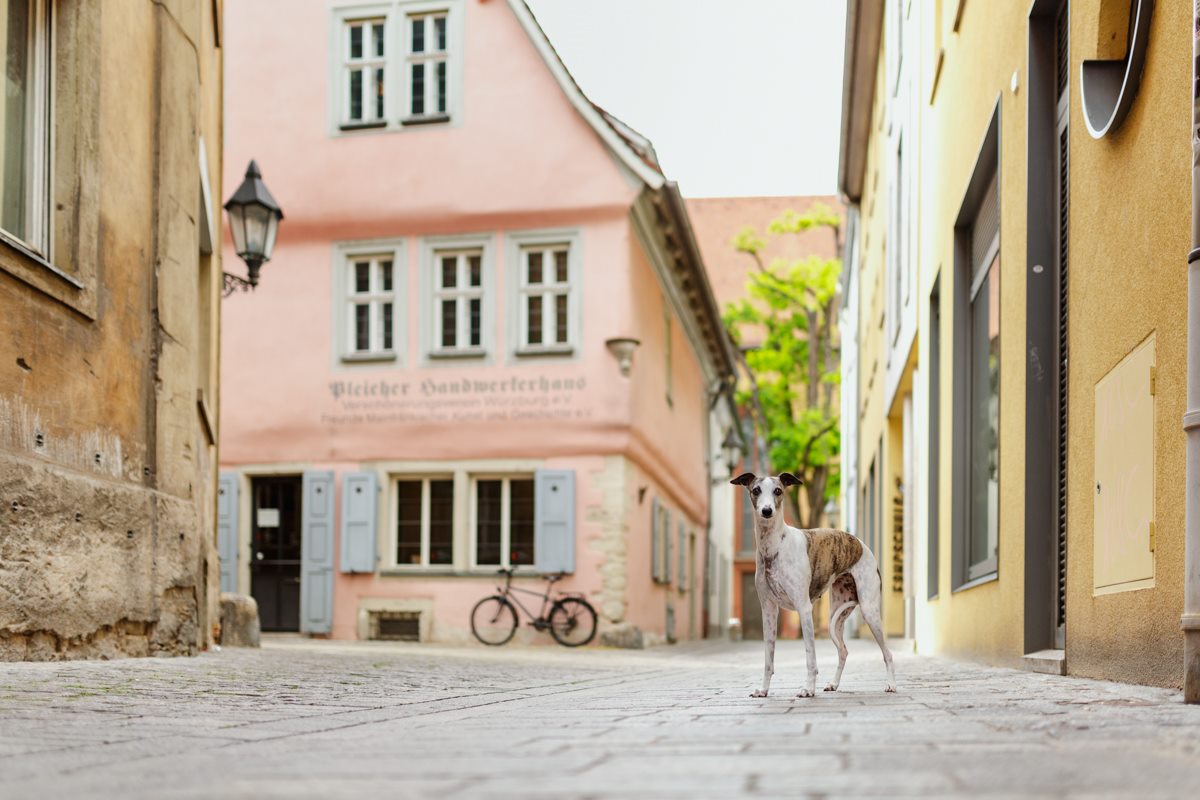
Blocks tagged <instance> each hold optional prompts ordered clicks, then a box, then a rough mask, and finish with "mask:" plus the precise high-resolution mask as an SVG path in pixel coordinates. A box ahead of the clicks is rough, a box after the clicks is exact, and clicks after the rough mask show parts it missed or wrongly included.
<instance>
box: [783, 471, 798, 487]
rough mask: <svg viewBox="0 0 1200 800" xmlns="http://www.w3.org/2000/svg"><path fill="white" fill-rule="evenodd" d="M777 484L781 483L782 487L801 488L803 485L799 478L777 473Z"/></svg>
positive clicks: (787, 473) (789, 474) (786, 473)
mask: <svg viewBox="0 0 1200 800" xmlns="http://www.w3.org/2000/svg"><path fill="white" fill-rule="evenodd" d="M779 482H780V483H782V484H783V485H784V486H803V485H804V481H802V480H800V479H799V478H797V477H796V476H795V475H793V474H792V473H790V472H781V473H779Z"/></svg>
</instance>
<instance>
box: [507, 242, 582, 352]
mask: <svg viewBox="0 0 1200 800" xmlns="http://www.w3.org/2000/svg"><path fill="white" fill-rule="evenodd" d="M510 241H511V242H512V243H513V249H512V250H510V251H509V253H510V258H512V261H510V262H509V263H514V262H515V264H516V270H514V273H515V278H516V280H515V281H514V282H513V286H514V289H515V291H514V294H515V298H514V299H515V301H516V313H515V315H514V322H515V323H516V324H515V325H514V329H513V336H514V340H515V341H516V352H517V354H518V355H537V354H570V353H572V352H573V351H574V349H575V347H576V345H577V344H578V342H579V313H580V311H579V291H580V286H579V283H580V280H579V274H580V270H579V268H578V266H577V264H576V261H577V259H578V258H579V253H578V251H579V242H578V239H577V235H576V234H567V233H558V234H556V233H546V234H514V235H513V236H512V237H511V239H510Z"/></svg>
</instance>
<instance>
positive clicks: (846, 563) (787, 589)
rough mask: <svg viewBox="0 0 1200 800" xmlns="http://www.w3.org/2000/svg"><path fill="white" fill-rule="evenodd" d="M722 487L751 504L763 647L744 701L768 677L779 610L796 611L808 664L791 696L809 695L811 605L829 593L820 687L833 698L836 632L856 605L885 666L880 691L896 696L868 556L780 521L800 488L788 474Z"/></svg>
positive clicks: (827, 533) (874, 569) (824, 532)
mask: <svg viewBox="0 0 1200 800" xmlns="http://www.w3.org/2000/svg"><path fill="white" fill-rule="evenodd" d="M730 483H733V484H735V485H738V486H745V487H746V489H747V491H749V492H750V502H752V503H753V504H754V511H755V513H754V550H755V555H754V559H755V569H754V586H755V588H756V589H758V601H759V604H760V605H762V621H763V644H764V645H765V646H766V653H765V663H764V664H763V684H762V689H759V690H756V691H755V692H753V693H752V694H751V695H750V696H751V697H766V696H767V690H768V689H770V688H771V676H772V675H773V674H774V673H775V633H776V629H777V625H778V622H779V609H780V608H786V609H790V610H792V611H799V612H800V627H801V629H802V630H803V631H804V653H805V656H806V657H807V661H808V682H807V683H806V684H805V687H804V688H803V689H801V690H800V694H799V695H798V696H799V697H813V696H815V695H816V688H817V649H816V646H815V645H814V643H813V617H812V610H813V601H815V600H817V599H818V598H819V597H820V596H821V595H822V594H824V593H825V592H826V591H827V590H829V591H830V603H829V638H830V639H832V640H833V643H834V644H835V645H836V646H837V651H838V667H837V674H836V675H834V676H833V681H832V682H831V683H830V684H829V685H828V686H826V687H825V691H827V692H836V691H837V688H838V684H839V683H841V680H842V670H843V669H844V668H845V666H846V653H847V649H846V642H845V640H844V638H843V637H842V626H843V625H844V624H845V622H846V617H848V616H850V612H851V611H853V610H854V609H855V608H856V607H858V608H861V609H862V615H863V620H864V621H866V623H867V627H869V628H870V629H871V633H872V634H873V635H874V636H875V641H876V642H878V643H879V649H880V650H881V651H882V652H883V663H884V664H885V665H886V666H887V684H886V685H885V686H884V691H885V692H894V691H896V671H895V669H893V667H892V653H891V651H890V650H888V647H887V643H886V642H885V641H884V638H883V625H882V623H881V621H880V613H879V602H880V596H881V594H882V592H883V579H882V577H881V576H880V574H879V562H878V561H876V560H875V555H874V554H873V553H872V552H871V551H870V549H869V548H867V546H866V545H864V544H863V543H862V541H861V540H859V539H858V538H857V537H855V536H851V535H850V534H849V533H846V532H845V531H839V530H833V529H830V528H814V529H812V530H801V529H799V528H793V527H792V526H791V525H788V524H787V523H785V522H784V521H783V492H784V489H786V488H787V487H789V486H799V485H801V484H802V483H803V481H801V480H800V479H799V478H797V477H796V476H795V475H793V474H791V473H790V472H784V473H782V474H781V475H779V476H778V477H774V478H771V477H765V478H759V477H756V476H755V475H754V474H752V473H749V472H747V473H745V474H743V475H739V476H738V477H736V478H734V479H733V480H732V481H730Z"/></svg>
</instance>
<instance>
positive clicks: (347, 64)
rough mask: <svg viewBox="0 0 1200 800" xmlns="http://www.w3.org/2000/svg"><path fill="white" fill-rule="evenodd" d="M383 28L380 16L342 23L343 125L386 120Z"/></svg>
mask: <svg viewBox="0 0 1200 800" xmlns="http://www.w3.org/2000/svg"><path fill="white" fill-rule="evenodd" d="M386 30H387V24H386V20H385V19H384V18H382V17H378V18H374V19H366V20H361V19H356V20H349V21H347V22H346V23H345V27H344V30H343V33H344V36H343V43H342V45H343V53H344V56H343V66H342V80H343V87H344V92H345V93H344V95H343V108H342V120H343V124H344V125H347V126H357V125H383V124H385V122H386V114H387V112H386V107H387V103H386V95H385V91H384V89H385V87H386V85H387V80H386V73H387V36H386Z"/></svg>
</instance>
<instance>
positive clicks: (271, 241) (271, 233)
mask: <svg viewBox="0 0 1200 800" xmlns="http://www.w3.org/2000/svg"><path fill="white" fill-rule="evenodd" d="M277 233H279V214H277V213H274V212H268V213H267V241H266V244H264V245H263V251H262V260H263V261H270V260H271V253H273V252H275V234H277Z"/></svg>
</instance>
